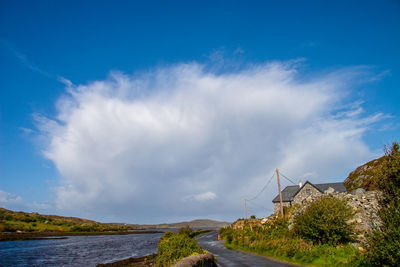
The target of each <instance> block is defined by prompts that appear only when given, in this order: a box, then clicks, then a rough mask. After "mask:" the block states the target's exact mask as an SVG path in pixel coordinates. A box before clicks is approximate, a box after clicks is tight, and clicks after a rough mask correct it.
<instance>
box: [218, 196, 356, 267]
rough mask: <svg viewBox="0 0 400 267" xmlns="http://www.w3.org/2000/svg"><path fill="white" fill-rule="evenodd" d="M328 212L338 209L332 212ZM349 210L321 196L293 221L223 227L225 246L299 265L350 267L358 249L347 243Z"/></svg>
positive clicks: (342, 203) (278, 220)
mask: <svg viewBox="0 0 400 267" xmlns="http://www.w3.org/2000/svg"><path fill="white" fill-rule="evenodd" d="M332 211H340V212H338V213H336V214H335V212H332ZM351 216H352V211H351V209H349V207H347V206H346V203H345V202H343V201H341V200H339V199H335V198H332V197H327V198H321V199H320V200H317V201H315V202H314V203H313V205H310V206H309V207H308V208H307V209H306V210H305V211H304V212H303V213H301V214H300V215H299V216H297V217H296V218H295V220H294V225H293V227H292V229H291V230H289V219H288V218H278V219H275V220H269V221H267V222H266V223H265V224H264V225H253V224H252V223H251V222H250V221H245V222H244V227H243V229H236V230H234V229H232V228H229V227H228V228H224V229H222V230H221V237H222V238H223V239H225V240H226V243H225V244H226V246H227V247H230V248H233V249H240V250H245V251H250V252H255V253H258V254H262V255H266V256H270V257H274V258H278V259H281V260H284V261H288V262H292V263H297V264H300V265H314V266H327V265H328V266H329V265H342V266H346V265H348V266H351V262H352V261H353V258H357V257H358V255H359V252H358V250H357V249H356V248H354V247H352V246H351V245H350V244H349V241H350V240H351V234H350V233H351V231H352V226H351V225H348V224H346V221H347V220H348V219H349V218H351Z"/></svg>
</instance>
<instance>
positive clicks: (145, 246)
mask: <svg viewBox="0 0 400 267" xmlns="http://www.w3.org/2000/svg"><path fill="white" fill-rule="evenodd" d="M161 236H162V233H156V234H130V235H98V236H68V237H67V238H66V239H41V240H29V241H6V242H0V266H35V265H36V266H96V264H98V263H108V262H113V261H116V260H121V259H125V258H129V257H141V256H145V255H149V254H153V253H156V251H157V244H158V241H159V240H160V238H161Z"/></svg>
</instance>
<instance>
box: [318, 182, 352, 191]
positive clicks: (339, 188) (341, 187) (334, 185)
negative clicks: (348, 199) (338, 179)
mask: <svg viewBox="0 0 400 267" xmlns="http://www.w3.org/2000/svg"><path fill="white" fill-rule="evenodd" d="M313 185H314V186H315V187H316V188H318V189H319V190H320V191H321V192H325V190H327V189H328V188H329V187H332V188H333V189H335V191H336V192H339V193H343V192H347V189H346V187H345V186H344V183H327V184H313Z"/></svg>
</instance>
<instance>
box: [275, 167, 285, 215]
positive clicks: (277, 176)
mask: <svg viewBox="0 0 400 267" xmlns="http://www.w3.org/2000/svg"><path fill="white" fill-rule="evenodd" d="M276 178H277V179H278V190H279V201H280V204H281V216H282V218H283V203H282V192H281V183H280V182H279V169H278V168H276Z"/></svg>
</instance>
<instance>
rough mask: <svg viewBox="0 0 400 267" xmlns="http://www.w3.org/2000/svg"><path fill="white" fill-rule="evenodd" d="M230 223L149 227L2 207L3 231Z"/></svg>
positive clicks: (210, 224) (206, 224)
mask: <svg viewBox="0 0 400 267" xmlns="http://www.w3.org/2000/svg"><path fill="white" fill-rule="evenodd" d="M229 224H230V223H229V222H219V221H213V220H193V221H189V222H178V223H168V224H167V223H164V224H146V225H139V224H124V223H100V222H96V221H92V220H87V219H81V218H76V217H64V216H58V215H43V214H39V213H36V212H32V213H28V212H22V211H18V212H16V211H12V210H7V209H4V208H0V232H16V231H21V232H110V231H118V232H121V231H128V230H138V229H146V228H181V227H185V226H189V227H191V228H221V227H224V226H227V225H229Z"/></svg>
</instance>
